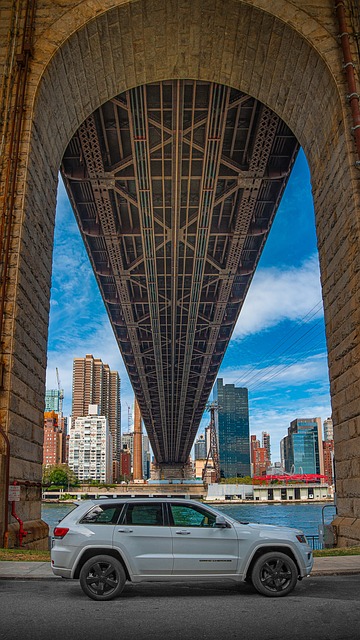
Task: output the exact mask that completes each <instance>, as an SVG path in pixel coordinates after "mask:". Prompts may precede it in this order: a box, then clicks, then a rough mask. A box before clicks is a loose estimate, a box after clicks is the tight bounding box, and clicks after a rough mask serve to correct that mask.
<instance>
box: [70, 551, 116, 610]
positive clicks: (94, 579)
mask: <svg viewBox="0 0 360 640" xmlns="http://www.w3.org/2000/svg"><path fill="white" fill-rule="evenodd" d="M125 582H126V575H125V571H124V567H123V566H122V564H121V562H120V561H119V560H117V558H113V557H112V556H106V555H103V556H93V557H92V558H89V560H87V561H86V562H85V564H84V565H83V567H82V568H81V571H80V585H81V588H82V590H83V592H84V593H85V594H86V595H87V596H89V598H92V600H112V599H113V598H116V596H118V595H119V594H120V593H121V592H122V590H123V588H124V586H125Z"/></svg>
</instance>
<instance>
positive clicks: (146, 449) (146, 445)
mask: <svg viewBox="0 0 360 640" xmlns="http://www.w3.org/2000/svg"><path fill="white" fill-rule="evenodd" d="M142 441H143V445H142V451H143V474H144V478H145V479H148V478H150V440H149V437H148V436H145V435H143V437H142Z"/></svg>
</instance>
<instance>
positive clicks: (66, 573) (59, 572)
mask: <svg viewBox="0 0 360 640" xmlns="http://www.w3.org/2000/svg"><path fill="white" fill-rule="evenodd" d="M51 569H52V572H53V573H54V574H55V575H56V576H61V577H62V578H67V579H69V578H71V569H64V567H51Z"/></svg>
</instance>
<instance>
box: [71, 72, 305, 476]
mask: <svg viewBox="0 0 360 640" xmlns="http://www.w3.org/2000/svg"><path fill="white" fill-rule="evenodd" d="M297 151H298V143H297V141H296V139H295V137H294V136H293V134H292V133H291V131H290V130H289V129H288V127H287V126H286V124H285V123H284V122H283V121H281V120H280V119H279V117H278V116H277V115H276V114H275V113H274V112H272V111H271V110H270V109H269V108H268V107H266V106H265V105H263V104H261V103H259V102H258V101H256V100H255V99H254V98H252V97H251V96H249V95H246V94H243V93H241V92H240V91H237V90H234V89H232V88H230V87H225V86H223V85H218V84H212V83H205V82H196V81H190V80H189V81H186V80H185V81H180V80H174V81H168V82H161V83H157V84H151V85H143V86H141V87H136V88H135V89H132V90H130V91H127V92H125V93H123V94H121V95H119V96H117V97H115V98H114V99H112V100H110V101H109V102H107V103H106V104H104V105H103V106H102V107H101V108H100V109H98V110H97V111H96V112H94V113H93V114H92V115H91V116H90V117H89V118H88V119H87V120H86V121H85V122H84V123H83V125H82V126H81V127H80V129H79V130H78V131H77V132H76V134H75V135H74V137H73V138H72V140H71V141H70V143H69V145H68V148H67V149H66V152H65V155H64V158H63V163H62V176H63V179H64V182H65V186H66V188H67V191H68V193H69V196H70V199H71V202H72V206H73V208H74V211H75V215H76V218H77V221H78V224H79V228H80V231H81V233H82V236H83V239H84V242H85V246H86V249H87V252H88V254H89V257H90V261H91V263H92V266H93V268H94V272H95V275H96V278H97V282H98V285H99V288H100V291H101V294H102V296H103V299H104V303H105V306H106V308H107V312H108V315H109V318H110V321H111V323H112V327H113V330H114V333H115V336H116V339H117V342H118V344H119V347H120V351H121V353H122V356H123V359H124V363H125V366H126V368H127V371H128V374H129V377H130V380H131V382H132V385H133V388H134V391H135V394H136V397H137V400H138V403H139V406H140V409H141V414H142V417H143V419H144V423H145V426H146V430H147V433H148V435H149V438H150V442H151V445H152V448H153V451H154V455H155V458H156V461H157V462H158V463H159V464H167V463H168V464H170V463H183V464H185V463H186V461H187V459H188V456H189V453H190V450H191V446H192V443H193V440H194V438H195V435H196V432H197V429H198V426H199V423H200V420H201V417H202V414H203V411H204V408H205V405H206V402H207V399H208V396H209V393H210V391H211V388H212V386H213V383H214V381H215V378H216V375H217V372H218V369H219V367H220V364H221V361H222V358H223V355H224V353H225V350H226V348H227V345H228V343H229V340H230V337H231V334H232V331H233V329H234V326H235V324H236V321H237V319H238V316H239V313H240V310H241V307H242V304H243V302H244V299H245V296H246V293H247V291H248V288H249V285H250V282H251V279H252V276H253V274H254V271H255V269H256V266H257V264H258V261H259V258H260V255H261V251H262V249H263V247H264V244H265V241H266V238H267V236H268V233H269V231H270V228H271V224H272V221H273V219H274V215H275V212H276V209H277V207H278V204H279V202H280V199H281V197H282V194H283V191H284V188H285V185H286V182H287V179H288V177H289V173H290V171H291V168H292V165H293V162H294V160H295V157H296V153H297Z"/></svg>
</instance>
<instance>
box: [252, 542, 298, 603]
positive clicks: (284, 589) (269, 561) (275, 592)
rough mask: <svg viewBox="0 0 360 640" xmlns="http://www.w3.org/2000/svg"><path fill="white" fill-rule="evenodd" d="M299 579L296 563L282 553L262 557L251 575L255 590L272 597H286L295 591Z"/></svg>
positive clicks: (276, 552) (273, 552)
mask: <svg viewBox="0 0 360 640" xmlns="http://www.w3.org/2000/svg"><path fill="white" fill-rule="evenodd" d="M297 578H298V570H297V567H296V564H295V562H294V561H293V560H292V559H291V558H289V556H287V555H286V554H285V553H281V552H280V551H271V552H269V553H264V555H262V556H260V558H258V559H257V561H256V562H255V564H254V567H253V570H252V573H251V580H252V583H253V585H254V587H255V589H256V590H257V591H258V592H259V593H261V594H263V595H264V596H270V597H279V596H286V595H287V594H288V593H290V592H291V591H292V590H293V589H294V587H295V585H296V583H297Z"/></svg>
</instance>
